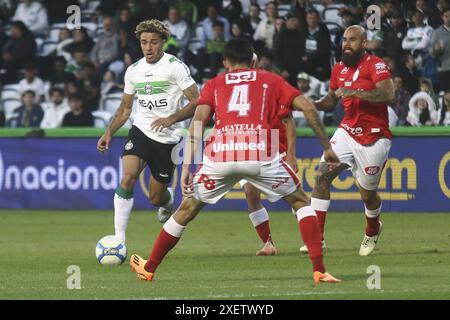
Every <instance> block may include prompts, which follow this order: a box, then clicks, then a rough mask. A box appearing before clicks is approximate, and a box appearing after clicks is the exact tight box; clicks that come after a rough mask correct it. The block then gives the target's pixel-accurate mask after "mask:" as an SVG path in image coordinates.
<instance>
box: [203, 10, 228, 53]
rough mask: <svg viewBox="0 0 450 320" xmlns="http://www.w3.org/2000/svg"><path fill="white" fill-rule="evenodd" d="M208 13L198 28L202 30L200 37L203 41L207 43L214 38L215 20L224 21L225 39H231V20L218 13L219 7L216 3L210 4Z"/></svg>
mask: <svg viewBox="0 0 450 320" xmlns="http://www.w3.org/2000/svg"><path fill="white" fill-rule="evenodd" d="M206 14H207V17H206V18H205V19H203V20H202V21H201V22H200V23H199V26H200V28H197V30H200V31H201V32H200V34H199V38H200V39H201V41H202V43H204V44H205V45H206V43H207V42H208V41H209V40H211V39H213V38H214V31H213V23H214V22H215V21H221V22H222V23H223V27H224V39H225V40H226V41H228V40H230V38H231V34H230V22H229V21H228V20H227V19H226V18H224V17H222V16H219V15H218V10H217V7H216V6H215V5H208V9H207V11H206Z"/></svg>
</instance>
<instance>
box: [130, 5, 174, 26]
mask: <svg viewBox="0 0 450 320" xmlns="http://www.w3.org/2000/svg"><path fill="white" fill-rule="evenodd" d="M146 10H147V11H146V12H145V17H143V18H144V19H158V20H160V21H163V20H164V19H166V18H167V12H169V5H168V4H167V2H166V0H147V2H146ZM144 19H142V17H141V18H140V19H139V17H136V16H135V17H134V20H135V21H138V22H139V21H142V20H144Z"/></svg>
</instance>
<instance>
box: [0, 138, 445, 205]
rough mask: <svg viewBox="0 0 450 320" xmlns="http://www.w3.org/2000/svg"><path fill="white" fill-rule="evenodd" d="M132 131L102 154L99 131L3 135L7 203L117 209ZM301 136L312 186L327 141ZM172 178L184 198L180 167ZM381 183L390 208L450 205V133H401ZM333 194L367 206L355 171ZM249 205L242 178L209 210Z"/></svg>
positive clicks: (1, 194) (1, 201)
mask: <svg viewBox="0 0 450 320" xmlns="http://www.w3.org/2000/svg"><path fill="white" fill-rule="evenodd" d="M125 139H126V138H122V137H117V138H114V140H113V143H112V145H111V147H110V149H109V150H108V152H107V153H105V154H100V153H98V152H97V151H96V143H97V139H96V138H1V139H0V208H2V209H108V210H111V209H113V197H114V191H115V189H116V187H117V185H118V183H119V182H120V178H121V176H122V172H121V160H120V153H121V150H122V148H123V145H124V144H125V142H126V140H125ZM297 139H298V140H297V156H298V162H299V173H298V175H299V177H300V178H301V180H302V184H303V187H304V189H305V190H306V191H307V192H311V190H312V187H313V185H314V176H315V171H316V169H317V166H318V163H319V160H320V155H321V148H320V146H319V144H318V141H317V139H316V138H314V137H298V138H297ZM179 170H180V167H178V168H177V171H178V172H179ZM149 176H150V173H149V171H148V169H146V170H145V171H144V173H143V174H142V175H141V177H140V179H139V181H138V182H137V183H136V187H135V192H134V195H135V209H148V210H154V208H153V207H152V205H151V204H150V202H149V201H148V199H147V194H148V183H149ZM172 183H173V186H176V187H177V199H176V203H179V202H180V200H181V196H180V192H179V187H178V186H177V185H178V175H175V178H174V181H173V182H172ZM379 191H380V195H381V197H382V199H383V210H384V211H400V212H401V211H417V212H420V211H441V212H442V211H443V212H450V137H445V136H444V137H396V138H395V139H394V141H393V145H392V148H391V152H390V156H389V160H388V162H387V164H386V167H385V170H384V172H383V175H382V178H381V181H380V186H379ZM331 199H332V203H331V208H330V210H333V211H361V212H362V211H363V209H364V207H363V204H362V202H361V200H360V196H359V193H358V190H357V188H356V185H355V181H354V179H353V177H352V176H351V173H350V171H346V172H344V173H342V174H341V176H339V177H338V178H337V179H336V180H335V181H334V182H333V188H332V193H331ZM266 202H267V201H265V205H267V208H268V209H270V210H287V209H288V207H287V205H286V204H285V203H283V201H279V202H276V203H273V204H272V203H268V202H267V203H266ZM246 208H247V205H246V201H245V195H244V193H243V192H242V190H241V189H240V188H239V186H238V185H236V186H235V188H234V189H233V190H232V191H231V192H230V193H229V194H228V195H227V196H226V197H225V199H222V200H221V201H219V203H217V204H216V205H210V206H208V207H207V210H246Z"/></svg>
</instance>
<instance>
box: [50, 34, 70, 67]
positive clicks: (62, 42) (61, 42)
mask: <svg viewBox="0 0 450 320" xmlns="http://www.w3.org/2000/svg"><path fill="white" fill-rule="evenodd" d="M73 42H74V38H73V37H72V32H71V31H70V30H69V29H67V28H62V29H60V30H59V34H58V44H57V45H56V48H55V49H54V50H53V52H51V53H50V54H49V55H55V56H63V57H64V58H65V59H67V60H69V59H70V57H71V55H70V53H68V52H66V51H65V50H64V47H65V46H67V45H68V44H70V43H73Z"/></svg>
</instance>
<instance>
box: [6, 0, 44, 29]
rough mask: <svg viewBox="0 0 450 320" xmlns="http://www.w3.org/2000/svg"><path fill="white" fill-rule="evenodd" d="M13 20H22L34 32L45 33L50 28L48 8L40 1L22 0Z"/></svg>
mask: <svg viewBox="0 0 450 320" xmlns="http://www.w3.org/2000/svg"><path fill="white" fill-rule="evenodd" d="M12 20H19V21H22V22H23V23H25V25H26V26H27V28H28V29H29V30H30V31H31V32H33V33H34V34H45V33H46V32H47V30H48V17H47V9H45V7H44V6H43V5H42V4H41V3H40V2H39V1H34V0H22V3H20V4H19V5H18V6H17V9H16V13H15V14H14V17H13V18H12Z"/></svg>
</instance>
